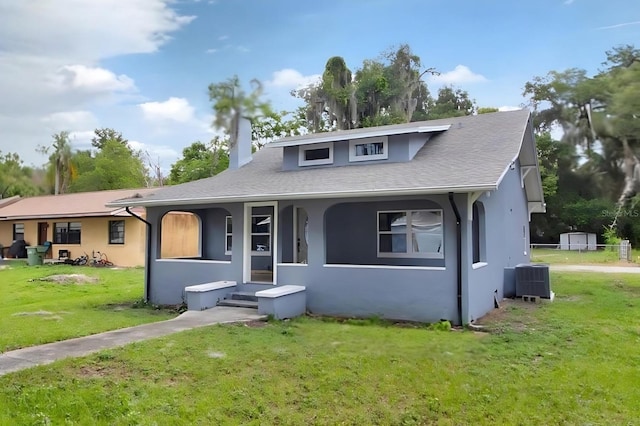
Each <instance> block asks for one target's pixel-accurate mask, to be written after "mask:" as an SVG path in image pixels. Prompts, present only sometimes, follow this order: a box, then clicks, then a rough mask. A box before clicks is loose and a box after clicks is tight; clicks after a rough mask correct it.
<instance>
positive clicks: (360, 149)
mask: <svg viewBox="0 0 640 426" xmlns="http://www.w3.org/2000/svg"><path fill="white" fill-rule="evenodd" d="M388 158H389V138H388V137H387V136H379V137H375V138H365V139H353V140H350V141H349V161H350V162H354V161H372V160H386V159H388Z"/></svg>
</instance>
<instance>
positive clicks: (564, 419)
mask: <svg viewBox="0 0 640 426" xmlns="http://www.w3.org/2000/svg"><path fill="white" fill-rule="evenodd" d="M552 282H553V290H554V291H555V293H556V300H555V301H554V302H553V303H548V304H540V305H535V304H524V303H522V302H519V303H512V304H509V305H506V306H505V307H503V309H501V310H500V311H498V312H497V313H496V314H494V315H493V316H492V317H491V318H490V319H488V320H487V325H488V327H489V329H490V330H491V332H490V333H477V332H471V331H452V332H442V331H432V330H429V329H427V328H426V327H408V326H406V325H405V326H389V325H387V324H384V323H382V322H381V321H355V320H352V321H346V322H338V321H323V320H320V319H311V318H300V319H297V320H294V321H290V322H270V323H267V324H264V325H263V326H260V325H261V324H262V323H258V324H253V325H251V326H245V325H225V326H214V327H207V328H203V329H197V330H193V331H189V332H184V333H180V334H175V335H171V336H167V337H164V338H160V339H156V340H152V341H147V342H142V343H137V344H132V345H129V346H126V347H124V348H120V349H115V350H109V351H105V352H101V353H99V354H96V355H94V356H90V357H86V358H81V359H70V360H65V361H61V362H56V363H54V364H52V365H49V366H43V367H37V368H33V369H30V370H25V371H22V372H17V373H14V374H10V375H7V376H4V377H0V424H96V425H103V424H104V425H107V424H108V425H137V424H140V425H154V424H176V425H178V424H184V425H191V424H202V425H211V424H215V425H224V424H255V425H258V424H267V425H270V424H283V425H286V424H290V425H307V424H327V425H334V424H347V425H365V424H366V425H368V424H384V425H386V424H397V425H422V424H439V425H477V424H487V425H494V424H509V425H511V424H513V425H516V424H523V425H524V424H526V425H529V424H540V425H549V424H580V425H586V424H589V425H612V424H625V425H631V424H637V422H638V419H640V387H639V386H638V383H640V368H639V366H640V351H638V347H640V346H639V345H640V276H636V275H635V274H621V275H605V274H576V273H562V274H560V273H554V274H553V275H552Z"/></svg>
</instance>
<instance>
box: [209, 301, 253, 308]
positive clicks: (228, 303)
mask: <svg viewBox="0 0 640 426" xmlns="http://www.w3.org/2000/svg"><path fill="white" fill-rule="evenodd" d="M218 306H233V307H236V308H253V309H258V302H257V301H256V302H254V301H253V300H238V299H235V300H234V299H224V300H221V301H219V302H218Z"/></svg>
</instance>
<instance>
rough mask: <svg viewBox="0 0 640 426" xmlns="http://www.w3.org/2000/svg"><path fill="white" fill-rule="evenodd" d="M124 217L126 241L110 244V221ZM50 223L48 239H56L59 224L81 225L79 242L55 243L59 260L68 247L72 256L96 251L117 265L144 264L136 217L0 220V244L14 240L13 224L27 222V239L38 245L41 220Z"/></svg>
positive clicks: (141, 228) (53, 253) (140, 226)
mask: <svg viewBox="0 0 640 426" xmlns="http://www.w3.org/2000/svg"><path fill="white" fill-rule="evenodd" d="M111 220H124V221H125V235H124V241H125V243H124V244H109V221H111ZM42 222H44V223H47V224H48V229H47V240H48V241H54V238H53V237H54V235H53V234H54V232H55V231H54V230H55V224H56V223H68V222H79V223H81V224H82V225H81V226H82V230H81V239H80V244H53V245H52V249H51V255H50V257H52V258H54V259H57V258H58V252H59V250H68V251H69V254H70V257H71V258H77V257H80V256H82V255H84V254H85V253H86V254H87V255H88V256H89V258H90V259H91V257H92V255H93V254H96V256H97V252H101V253H105V254H106V255H107V256H108V258H109V261H111V262H113V263H114V264H115V265H118V266H142V265H144V253H145V247H144V241H145V229H144V224H143V223H142V222H140V221H139V220H137V219H135V218H133V217H124V216H108V217H61V218H55V219H28V220H10V221H3V222H0V237H1V238H2V240H0V243H2V244H3V245H4V246H5V247H7V246H10V245H11V243H12V240H11V239H12V231H13V224H14V223H24V239H25V241H26V242H27V243H28V244H29V245H37V244H38V223H42Z"/></svg>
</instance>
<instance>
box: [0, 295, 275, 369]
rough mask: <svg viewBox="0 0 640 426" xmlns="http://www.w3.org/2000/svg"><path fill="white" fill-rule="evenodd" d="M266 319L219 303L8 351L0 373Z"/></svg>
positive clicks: (1, 357) (0, 360) (0, 361)
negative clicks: (182, 333) (187, 332)
mask: <svg viewBox="0 0 640 426" xmlns="http://www.w3.org/2000/svg"><path fill="white" fill-rule="evenodd" d="M264 319H266V315H258V311H257V310H255V309H249V308H233V307H223V306H219V307H216V308H212V309H207V310H204V311H187V312H185V313H183V314H182V315H180V316H179V317H177V318H173V319H170V320H167V321H161V322H154V323H151V324H143V325H138V326H135V327H128V328H122V329H119V330H113V331H107V332H105V333H100V334H94V335H91V336H86V337H78V338H75V339H70V340H63V341H60V342H55V343H47V344H46V345H40V346H31V347H28V348H22V349H18V350H15V351H10V352H4V353H2V354H0V376H3V375H5V374H8V373H11V372H14V371H19V370H23V369H25V368H30V367H34V366H36V365H45V364H50V363H52V362H54V361H57V360H59V359H63V358H69V357H81V356H85V355H89V354H92V353H94V352H98V351H101V350H103V349H109V348H115V347H118V346H124V345H126V344H128V343H133V342H139V341H142V340H147V339H153V338H155V337H161V336H166V335H168V334H172V333H177V332H179V331H184V330H190V329H192V328H197V327H205V326H208V325H213V324H223V323H231V322H245V321H256V320H264Z"/></svg>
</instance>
